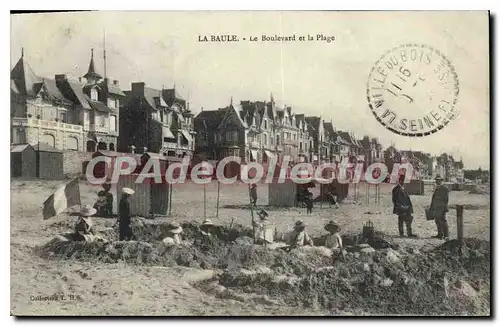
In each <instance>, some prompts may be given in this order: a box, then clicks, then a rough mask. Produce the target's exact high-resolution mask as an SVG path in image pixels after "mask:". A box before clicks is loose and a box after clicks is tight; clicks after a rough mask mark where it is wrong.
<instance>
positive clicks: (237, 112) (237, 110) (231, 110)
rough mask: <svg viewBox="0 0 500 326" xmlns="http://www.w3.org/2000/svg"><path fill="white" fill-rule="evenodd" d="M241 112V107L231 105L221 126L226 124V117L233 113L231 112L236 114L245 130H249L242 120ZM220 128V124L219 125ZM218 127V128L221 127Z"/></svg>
mask: <svg viewBox="0 0 500 326" xmlns="http://www.w3.org/2000/svg"><path fill="white" fill-rule="evenodd" d="M240 111H241V106H239V105H233V104H230V105H229V106H228V107H227V110H226V111H225V115H224V117H223V118H222V121H221V124H222V123H223V122H224V120H225V119H226V117H227V116H228V115H229V114H230V113H231V112H234V114H235V116H236V118H237V119H238V120H239V122H240V123H241V124H242V125H243V127H244V128H248V124H247V123H246V122H245V121H243V119H241V116H240ZM219 126H220V124H219ZM219 126H217V128H218V127H219Z"/></svg>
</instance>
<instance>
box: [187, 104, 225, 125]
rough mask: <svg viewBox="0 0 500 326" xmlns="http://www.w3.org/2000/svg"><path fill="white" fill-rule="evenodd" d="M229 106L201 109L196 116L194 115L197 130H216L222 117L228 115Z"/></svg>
mask: <svg viewBox="0 0 500 326" xmlns="http://www.w3.org/2000/svg"><path fill="white" fill-rule="evenodd" d="M226 111H227V108H224V109H219V110H212V111H201V112H200V113H198V115H197V116H196V117H194V127H195V129H196V130H205V127H206V128H207V129H208V130H215V129H216V128H217V127H218V126H219V125H220V123H221V122H222V119H223V118H224V116H225V115H226Z"/></svg>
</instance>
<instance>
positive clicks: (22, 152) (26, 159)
mask: <svg viewBox="0 0 500 326" xmlns="http://www.w3.org/2000/svg"><path fill="white" fill-rule="evenodd" d="M10 164H11V165H10V166H11V177H13V178H36V152H35V150H34V149H33V147H32V146H31V145H29V144H24V145H13V146H11V147H10Z"/></svg>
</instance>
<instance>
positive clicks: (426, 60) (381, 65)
mask: <svg viewBox="0 0 500 326" xmlns="http://www.w3.org/2000/svg"><path fill="white" fill-rule="evenodd" d="M458 93H459V84H458V76H457V73H456V72H455V68H454V67H453V65H452V64H451V62H450V61H449V60H448V59H447V58H446V57H445V56H444V55H443V54H442V53H441V52H440V51H438V50H436V49H435V48H433V47H430V46H428V45H423V44H404V45H400V46H397V47H394V48H392V49H391V50H389V51H387V52H386V53H385V54H384V55H382V57H381V58H380V59H379V60H378V61H377V62H376V63H375V65H374V66H373V68H372V70H371V72H370V76H369V77H368V83H367V90H366V96H367V99H368V105H369V106H370V109H371V111H372V113H373V115H374V116H375V118H376V119H377V121H378V122H380V123H381V124H382V125H383V126H384V127H385V128H387V129H389V130H390V131H392V132H394V133H396V134H398V135H402V136H410V137H423V136H427V135H431V134H433V133H435V132H437V131H438V130H441V129H443V128H444V127H445V126H446V125H448V123H450V121H452V120H454V119H455V118H456V117H457V116H458V113H459V112H458V109H457V108H456V107H455V104H456V102H457V99H458Z"/></svg>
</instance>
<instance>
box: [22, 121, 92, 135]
mask: <svg viewBox="0 0 500 326" xmlns="http://www.w3.org/2000/svg"><path fill="white" fill-rule="evenodd" d="M12 127H28V128H30V127H31V128H39V127H41V128H44V129H53V130H64V131H72V132H82V131H83V127H82V126H80V125H74V124H70V123H64V122H57V121H48V120H38V119H33V118H12Z"/></svg>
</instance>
